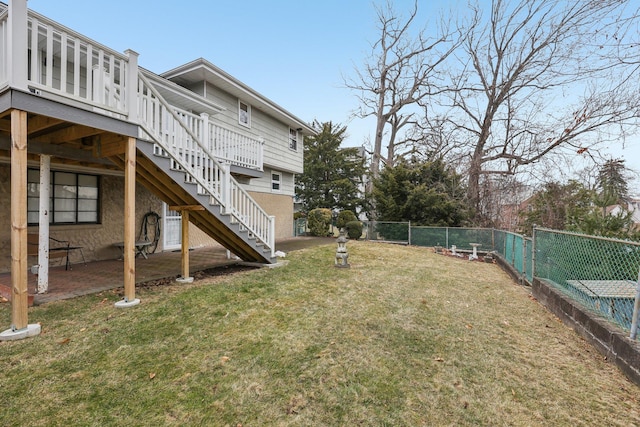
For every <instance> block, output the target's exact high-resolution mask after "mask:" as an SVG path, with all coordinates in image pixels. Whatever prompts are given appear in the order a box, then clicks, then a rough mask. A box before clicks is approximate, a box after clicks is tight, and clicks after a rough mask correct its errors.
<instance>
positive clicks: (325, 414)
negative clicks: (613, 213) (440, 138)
mask: <svg viewBox="0 0 640 427" xmlns="http://www.w3.org/2000/svg"><path fill="white" fill-rule="evenodd" d="M348 249H349V255H350V257H349V261H350V262H351V268H350V269H337V268H334V267H333V262H334V261H333V259H334V255H335V247H334V246H332V245H330V246H320V247H315V248H311V249H305V250H300V251H296V252H291V253H290V254H289V255H288V259H289V260H290V262H289V264H288V265H287V266H286V267H283V268H276V269H260V270H250V271H245V272H240V273H237V274H233V275H228V276H220V277H210V278H205V279H201V280H197V281H196V282H194V283H193V284H191V285H168V286H159V287H149V288H141V289H139V290H138V294H137V295H138V297H140V298H141V300H142V304H141V305H139V306H137V307H133V308H129V309H116V308H114V307H113V303H114V302H115V301H117V300H118V296H117V295H116V292H115V291H114V292H109V293H102V294H99V295H93V296H88V297H81V298H77V299H73V300H68V301H62V302H57V303H50V304H47V305H44V306H41V307H36V308H33V309H30V313H29V316H30V321H31V322H41V323H42V334H41V335H40V336H38V337H35V338H31V339H27V340H22V341H15V342H3V343H0V361H1V363H2V365H1V366H2V374H1V375H0V396H1V397H2V408H1V409H0V425H2V426H51V425H65V426H67V425H83V426H84V425H100V426H105V425H114V426H115V425H117V426H124V425H149V426H160V425H180V426H182V425H198V426H209V425H211V426H218V425H219V426H233V427H236V426H239V425H242V426H245V427H246V426H265V425H267V426H269V425H308V426H343V425H344V426H354V425H364V426H417V425H425V426H440V425H453V426H460V425H489V426H501V425H505V426H507V425H508V426H535V425H540V426H549V425H554V426H558V425H560V426H562V425H566V426H580V425H582V426H594V425H598V426H605V425H606V426H616V425H619V426H629V425H640V406H639V405H638V396H639V393H638V391H639V390H638V387H636V386H635V385H634V384H632V383H631V382H629V381H628V380H627V379H626V378H625V377H624V376H623V375H622V373H620V372H619V371H618V370H617V368H616V367H615V366H613V365H611V364H609V363H607V362H606V361H605V360H604V359H603V357H602V356H601V355H600V354H599V353H598V352H597V351H596V350H595V349H593V348H592V347H590V346H589V345H588V344H587V343H586V342H584V341H583V340H582V339H581V338H579V337H578V336H577V335H575V334H574V333H573V331H571V330H570V329H568V328H566V327H565V326H564V325H562V323H560V322H559V321H558V320H557V319H556V318H555V317H554V316H552V315H551V314H549V313H548V312H547V311H546V310H545V309H544V308H543V307H542V306H541V305H539V304H538V303H537V302H536V301H535V300H533V299H532V298H531V297H530V295H529V290H528V289H527V288H524V287H521V286H518V285H515V284H514V283H513V282H512V281H511V280H510V279H509V277H508V276H507V275H506V274H505V273H503V272H502V271H501V270H500V269H499V268H498V267H497V266H495V265H492V264H484V263H480V262H468V261H464V260H457V259H452V258H447V257H443V256H440V255H436V254H434V253H432V252H431V251H430V250H428V249H426V248H415V247H402V246H395V245H384V244H375V243H362V242H350V243H349V244H348ZM10 312H11V310H10V305H9V304H6V303H5V304H0V326H1V327H2V329H5V328H6V327H8V325H9V324H10V323H11V320H10Z"/></svg>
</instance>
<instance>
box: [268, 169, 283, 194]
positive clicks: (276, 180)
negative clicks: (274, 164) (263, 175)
mask: <svg viewBox="0 0 640 427" xmlns="http://www.w3.org/2000/svg"><path fill="white" fill-rule="evenodd" d="M281 178H282V176H281V175H280V174H279V173H272V174H271V191H280V189H281V183H282V180H281Z"/></svg>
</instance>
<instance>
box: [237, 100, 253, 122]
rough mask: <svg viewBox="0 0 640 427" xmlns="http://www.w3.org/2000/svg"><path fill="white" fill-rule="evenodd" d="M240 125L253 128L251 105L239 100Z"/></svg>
mask: <svg viewBox="0 0 640 427" xmlns="http://www.w3.org/2000/svg"><path fill="white" fill-rule="evenodd" d="M238 123H240V124H241V125H242V126H246V127H248V128H250V127H251V105H249V104H247V103H244V102H242V101H240V100H238Z"/></svg>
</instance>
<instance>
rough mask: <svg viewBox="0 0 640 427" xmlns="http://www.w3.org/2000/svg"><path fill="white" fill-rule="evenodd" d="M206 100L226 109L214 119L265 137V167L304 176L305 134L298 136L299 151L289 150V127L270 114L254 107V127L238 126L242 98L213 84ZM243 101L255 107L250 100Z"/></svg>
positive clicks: (207, 88)
mask: <svg viewBox="0 0 640 427" xmlns="http://www.w3.org/2000/svg"><path fill="white" fill-rule="evenodd" d="M206 98H208V99H210V100H211V101H213V102H215V103H216V104H219V105H221V106H223V107H225V108H226V110H225V111H223V112H222V113H219V114H216V115H215V116H212V117H211V120H212V121H218V122H220V123H223V124H225V125H226V126H229V127H233V128H234V129H239V130H240V131H242V132H246V133H248V134H249V135H252V136H253V137H256V138H257V137H262V138H264V141H265V145H264V165H265V167H271V168H274V169H277V170H282V171H288V172H293V173H302V164H303V152H302V151H303V150H302V135H300V136H299V137H298V149H297V150H291V149H290V148H289V126H288V125H286V124H285V123H282V122H280V121H278V120H275V119H274V118H272V117H270V116H268V115H266V114H265V113H263V112H262V111H260V110H259V109H257V108H254V107H253V106H251V127H250V128H245V127H243V126H241V125H240V124H239V123H238V113H239V112H238V98H237V97H235V96H233V95H230V94H229V93H227V92H224V91H222V90H220V89H218V88H216V87H215V86H213V85H211V84H207V86H206ZM241 101H243V102H245V103H247V104H248V105H251V103H250V102H249V101H247V100H243V99H241Z"/></svg>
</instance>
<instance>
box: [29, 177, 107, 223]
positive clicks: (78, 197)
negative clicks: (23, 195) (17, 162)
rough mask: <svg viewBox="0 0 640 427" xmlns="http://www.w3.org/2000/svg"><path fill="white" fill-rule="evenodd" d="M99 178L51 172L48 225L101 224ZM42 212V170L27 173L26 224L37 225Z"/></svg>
mask: <svg viewBox="0 0 640 427" xmlns="http://www.w3.org/2000/svg"><path fill="white" fill-rule="evenodd" d="M99 183H100V181H99V177H98V176H97V175H88V174H80V173H74V172H59V171H52V172H51V188H50V198H49V224H53V225H60V224H65V225H66V224H98V223H99V217H100V216H99V209H100V186H99ZM39 210H40V171H39V170H38V169H29V170H28V171H27V222H28V224H29V225H37V224H38V221H39Z"/></svg>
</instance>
